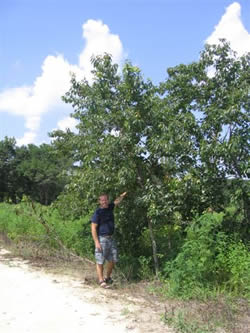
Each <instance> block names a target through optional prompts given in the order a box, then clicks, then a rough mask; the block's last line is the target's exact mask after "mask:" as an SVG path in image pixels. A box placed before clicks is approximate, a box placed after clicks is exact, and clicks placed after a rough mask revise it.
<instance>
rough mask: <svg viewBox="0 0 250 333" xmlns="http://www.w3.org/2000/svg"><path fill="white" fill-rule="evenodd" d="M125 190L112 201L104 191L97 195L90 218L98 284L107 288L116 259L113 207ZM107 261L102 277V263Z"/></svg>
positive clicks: (123, 195) (117, 203)
mask: <svg viewBox="0 0 250 333" xmlns="http://www.w3.org/2000/svg"><path fill="white" fill-rule="evenodd" d="M126 194H127V192H124V193H122V194H121V195H120V196H119V197H118V198H116V199H115V201H114V202H111V203H109V199H108V195H107V194H106V193H104V194H101V195H100V196H99V205H100V206H99V208H97V209H96V211H95V212H94V214H93V216H92V218H91V233H92V237H93V240H94V242H95V259H96V270H97V276H98V280H99V284H100V286H101V287H102V288H108V284H110V283H112V278H111V274H112V270H113V268H114V265H115V263H116V262H117V261H118V256H117V248H116V243H115V240H114V239H113V233H114V228H115V221H114V214H113V210H114V207H115V206H117V205H119V203H120V202H121V201H122V200H123V198H124V197H125V195H126ZM105 261H107V262H108V263H107V272H106V277H105V278H104V263H105Z"/></svg>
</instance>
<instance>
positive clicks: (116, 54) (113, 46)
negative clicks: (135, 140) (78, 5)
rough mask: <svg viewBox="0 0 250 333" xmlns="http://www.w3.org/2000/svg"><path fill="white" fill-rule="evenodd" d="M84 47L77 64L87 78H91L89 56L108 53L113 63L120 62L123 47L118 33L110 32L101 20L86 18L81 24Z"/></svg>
mask: <svg viewBox="0 0 250 333" xmlns="http://www.w3.org/2000/svg"><path fill="white" fill-rule="evenodd" d="M82 28H83V37H84V38H85V39H86V47H85V48H84V50H83V52H82V53H81V54H80V56H79V65H80V67H81V68H82V69H83V70H84V74H85V76H86V78H87V80H91V69H92V66H91V62H90V60H91V57H92V56H93V55H94V56H97V55H100V54H103V53H105V52H106V53H109V54H112V57H113V61H114V63H118V64H119V63H120V62H121V59H122V55H123V47H122V43H121V41H120V38H119V36H118V35H114V34H111V33H110V30H109V27H108V26H107V25H106V24H103V23H102V21H95V20H88V21H87V22H86V23H85V24H83V26H82Z"/></svg>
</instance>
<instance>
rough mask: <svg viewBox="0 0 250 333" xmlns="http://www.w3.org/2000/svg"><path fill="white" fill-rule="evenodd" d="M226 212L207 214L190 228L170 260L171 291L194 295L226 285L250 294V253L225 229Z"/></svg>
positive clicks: (165, 270) (188, 296) (166, 269)
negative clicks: (232, 238) (181, 244)
mask: <svg viewBox="0 0 250 333" xmlns="http://www.w3.org/2000/svg"><path fill="white" fill-rule="evenodd" d="M222 222H223V213H205V214H203V215H202V216H201V217H199V218H197V219H195V220H194V221H193V222H192V223H191V225H190V226H189V227H188V228H187V230H186V232H187V237H186V240H185V242H184V244H183V246H182V247H181V250H180V252H179V254H178V255H177V257H176V258H175V259H174V260H173V261H171V262H168V263H166V265H165V269H164V272H165V274H167V277H168V278H169V284H170V293H172V294H173V295H178V296H182V297H184V298H190V297H193V296H194V293H195V291H196V293H197V294H198V293H199V292H198V290H201V289H203V291H204V289H206V290H211V289H215V288H218V287H220V286H221V287H222V286H223V287H224V288H225V286H226V288H227V289H228V290H230V291H232V290H234V291H235V292H236V293H243V292H244V294H249V288H250V287H249V282H250V281H249V280H250V278H249V277H250V254H249V251H248V249H247V247H246V246H245V245H244V244H243V243H242V242H241V241H238V242H232V241H230V239H229V237H228V236H227V235H226V234H225V233H224V232H223V231H221V225H222Z"/></svg>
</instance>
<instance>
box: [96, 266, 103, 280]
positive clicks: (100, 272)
mask: <svg viewBox="0 0 250 333" xmlns="http://www.w3.org/2000/svg"><path fill="white" fill-rule="evenodd" d="M96 271H97V276H98V280H99V282H101V281H103V265H101V264H96Z"/></svg>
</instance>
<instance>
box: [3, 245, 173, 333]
mask: <svg viewBox="0 0 250 333" xmlns="http://www.w3.org/2000/svg"><path fill="white" fill-rule="evenodd" d="M156 308H157V307H156ZM160 312H161V309H159V308H158V309H157V311H155V310H154V309H153V308H152V307H150V306H149V305H148V304H145V301H144V300H143V299H139V298H133V297H131V296H126V295H124V297H123V295H122V294H120V295H119V294H117V293H115V292H114V291H113V290H112V289H111V290H103V289H100V288H99V287H93V286H88V285H87V284H86V283H84V281H83V280H82V279H80V278H75V277H70V276H67V275H62V274H60V275H58V274H53V273H48V272H46V271H45V270H43V269H42V268H40V269H37V268H34V267H32V266H31V265H30V264H29V263H28V262H27V261H24V260H21V259H18V258H11V257H9V256H8V251H6V250H5V249H3V248H0V332H1V333H28V332H30V333H59V332H60V333H69V332H72V333H80V332H81V333H83V332H84V333H88V332H90V333H94V332H98V331H100V332H102V333H106V332H107V333H123V332H133V333H140V332H141V333H142V332H143V333H147V332H154V333H155V332H157V333H163V332H164V333H165V332H173V330H172V329H170V328H168V327H167V326H166V325H164V324H163V323H162V322H161V320H160V315H159V314H160ZM162 312H164V309H162Z"/></svg>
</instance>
